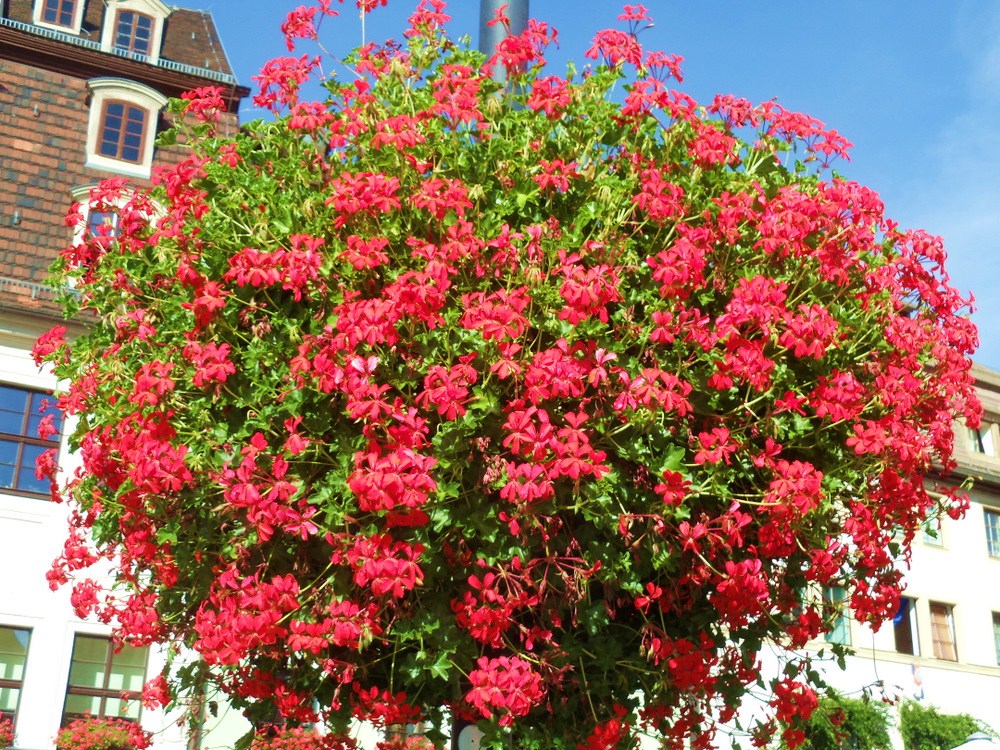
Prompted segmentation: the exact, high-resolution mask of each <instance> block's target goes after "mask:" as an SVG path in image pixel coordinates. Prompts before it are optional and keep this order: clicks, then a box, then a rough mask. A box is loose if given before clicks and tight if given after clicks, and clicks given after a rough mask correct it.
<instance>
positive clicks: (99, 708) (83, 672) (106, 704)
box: [63, 635, 149, 724]
mask: <svg viewBox="0 0 1000 750" xmlns="http://www.w3.org/2000/svg"><path fill="white" fill-rule="evenodd" d="M148 654H149V649H147V648H145V647H144V648H133V647H131V646H124V647H122V650H121V651H119V652H118V653H115V650H114V648H113V647H112V645H111V639H110V638H103V637H101V636H95V635H78V636H76V639H75V640H74V641H73V662H72V664H71V665H70V670H69V686H68V687H67V690H66V706H65V708H64V709H63V724H67V723H69V722H70V721H72V720H73V719H78V718H80V717H82V716H83V715H84V714H87V713H89V714H90V715H91V716H109V717H118V718H121V719H131V720H138V718H139V711H140V708H141V699H142V686H143V683H144V682H145V681H146V658H147V656H148Z"/></svg>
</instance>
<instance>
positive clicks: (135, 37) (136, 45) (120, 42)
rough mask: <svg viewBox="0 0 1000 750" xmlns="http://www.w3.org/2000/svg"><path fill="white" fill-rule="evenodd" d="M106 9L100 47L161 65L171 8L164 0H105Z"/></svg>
mask: <svg viewBox="0 0 1000 750" xmlns="http://www.w3.org/2000/svg"><path fill="white" fill-rule="evenodd" d="M104 7H105V8H106V10H105V11H104V23H103V24H102V32H101V48H102V49H104V50H107V51H109V52H110V51H116V52H118V53H120V54H121V53H125V56H126V57H132V58H135V59H138V60H143V61H145V62H151V63H156V62H158V61H159V59H160V47H161V44H162V40H163V29H164V28H165V25H166V22H167V18H169V17H170V13H171V7H170V6H169V5H167V4H166V3H164V2H163V1H162V0H113V1H109V0H105V3H104Z"/></svg>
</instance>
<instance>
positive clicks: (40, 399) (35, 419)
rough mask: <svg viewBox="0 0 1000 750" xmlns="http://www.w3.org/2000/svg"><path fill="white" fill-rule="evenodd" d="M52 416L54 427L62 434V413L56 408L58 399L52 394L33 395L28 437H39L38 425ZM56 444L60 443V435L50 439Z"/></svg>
mask: <svg viewBox="0 0 1000 750" xmlns="http://www.w3.org/2000/svg"><path fill="white" fill-rule="evenodd" d="M50 414H51V415H52V417H53V419H52V426H53V427H55V428H56V429H57V430H59V432H62V412H61V411H59V408H58V407H57V406H56V399H55V397H53V396H52V394H51V393H33V394H31V408H30V409H29V416H28V433H27V434H28V437H38V425H39V423H40V422H41V421H42V419H43V418H45V417H47V416H49V415H50ZM49 440H52V441H54V442H58V441H59V434H58V433H57V434H56V435H53V436H52V437H50V438H49Z"/></svg>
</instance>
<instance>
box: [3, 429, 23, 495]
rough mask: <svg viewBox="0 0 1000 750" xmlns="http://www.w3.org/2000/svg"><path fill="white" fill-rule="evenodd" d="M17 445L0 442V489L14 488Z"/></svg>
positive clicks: (10, 442) (8, 441)
mask: <svg viewBox="0 0 1000 750" xmlns="http://www.w3.org/2000/svg"><path fill="white" fill-rule="evenodd" d="M19 447H20V444H19V443H15V442H13V441H12V440H0V487H13V486H14V469H15V467H16V466H17V450H18V448H19Z"/></svg>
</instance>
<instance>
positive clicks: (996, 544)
mask: <svg viewBox="0 0 1000 750" xmlns="http://www.w3.org/2000/svg"><path fill="white" fill-rule="evenodd" d="M983 518H984V520H985V522H986V546H987V549H988V551H989V553H990V555H992V556H993V557H1000V513H997V512H996V511H993V510H987V511H984V512H983Z"/></svg>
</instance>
